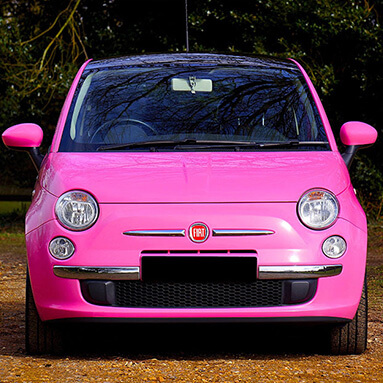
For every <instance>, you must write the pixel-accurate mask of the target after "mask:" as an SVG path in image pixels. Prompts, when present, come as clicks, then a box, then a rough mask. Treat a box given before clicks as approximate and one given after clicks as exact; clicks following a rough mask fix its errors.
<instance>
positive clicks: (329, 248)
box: [322, 235, 347, 259]
mask: <svg viewBox="0 0 383 383" xmlns="http://www.w3.org/2000/svg"><path fill="white" fill-rule="evenodd" d="M346 249H347V244H346V241H345V240H344V238H342V237H340V236H338V235H333V236H331V237H329V238H327V239H326V240H325V241H324V242H323V245H322V251H323V254H324V255H325V256H326V257H328V258H332V259H334V258H340V257H341V256H342V255H343V254H344V253H345V251H346Z"/></svg>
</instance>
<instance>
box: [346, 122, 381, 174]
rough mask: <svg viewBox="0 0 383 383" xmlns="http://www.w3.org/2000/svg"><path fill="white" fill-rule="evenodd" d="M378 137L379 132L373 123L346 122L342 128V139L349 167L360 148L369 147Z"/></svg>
mask: <svg viewBox="0 0 383 383" xmlns="http://www.w3.org/2000/svg"><path fill="white" fill-rule="evenodd" d="M377 137H378V132H377V131H376V129H375V128H373V127H372V126H371V125H368V124H365V123H364V122H359V121H350V122H346V123H345V124H343V125H342V127H341V128H340V139H341V141H342V143H343V144H344V145H346V150H345V152H344V153H343V154H342V157H343V159H344V162H345V163H346V165H347V167H348V168H349V167H350V166H351V162H352V160H353V159H354V157H355V154H356V152H357V151H358V150H359V149H363V148H367V147H369V146H371V145H372V144H374V142H375V141H376V139H377Z"/></svg>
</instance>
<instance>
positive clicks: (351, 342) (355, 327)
mask: <svg viewBox="0 0 383 383" xmlns="http://www.w3.org/2000/svg"><path fill="white" fill-rule="evenodd" d="M367 316H368V305H367V282H366V280H365V281H364V285H363V290H362V296H361V298H360V302H359V306H358V310H357V312H356V314H355V317H354V319H353V320H352V321H351V322H349V323H347V324H345V325H343V326H336V327H334V328H332V329H331V331H330V352H331V353H332V354H333V355H345V354H361V353H362V352H364V351H365V350H366V347H367Z"/></svg>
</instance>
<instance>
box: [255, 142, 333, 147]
mask: <svg viewBox="0 0 383 383" xmlns="http://www.w3.org/2000/svg"><path fill="white" fill-rule="evenodd" d="M328 144H329V143H328V142H327V141H298V140H290V141H278V142H262V143H260V144H259V146H260V147H261V148H274V147H275V148H280V147H289V146H327V145H328Z"/></svg>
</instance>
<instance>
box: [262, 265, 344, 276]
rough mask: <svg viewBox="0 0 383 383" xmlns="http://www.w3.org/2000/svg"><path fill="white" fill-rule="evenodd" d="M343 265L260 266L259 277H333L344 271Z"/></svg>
mask: <svg viewBox="0 0 383 383" xmlns="http://www.w3.org/2000/svg"><path fill="white" fill-rule="evenodd" d="M342 269H343V266H342V265H319V266H318V265H312V266H259V267H258V278H259V279H306V278H322V277H333V276H335V275H339V274H340V273H341V272H342Z"/></svg>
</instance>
